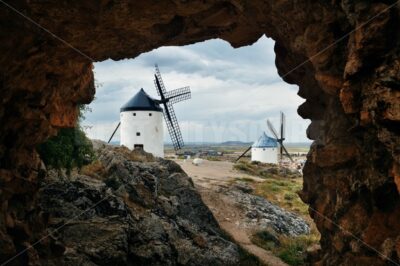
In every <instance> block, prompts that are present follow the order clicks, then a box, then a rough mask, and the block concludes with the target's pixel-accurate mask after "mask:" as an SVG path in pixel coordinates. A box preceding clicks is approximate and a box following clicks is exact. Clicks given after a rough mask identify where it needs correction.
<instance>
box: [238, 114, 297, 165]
mask: <svg viewBox="0 0 400 266" xmlns="http://www.w3.org/2000/svg"><path fill="white" fill-rule="evenodd" d="M285 124H286V118H285V114H284V113H283V112H281V125H280V137H278V133H277V131H276V130H275V128H274V126H273V125H272V123H271V122H270V121H269V120H267V126H268V128H269V130H270V131H271V133H272V134H273V135H274V137H275V138H271V137H269V136H268V135H267V134H265V132H263V134H262V135H261V137H260V138H259V139H258V140H257V141H256V142H254V144H253V145H251V146H250V147H249V148H248V149H247V150H246V151H245V152H244V153H242V155H240V156H239V157H238V158H237V159H236V161H239V159H240V158H242V157H243V156H244V155H245V154H246V153H247V152H248V151H249V150H251V160H252V161H259V162H262V163H273V164H277V163H278V153H279V155H280V161H281V162H282V160H283V153H285V155H286V156H287V157H288V158H289V159H290V160H291V161H292V162H293V159H292V157H291V156H290V154H289V152H288V151H287V150H286V148H285V146H284V145H283V141H284V140H285ZM278 146H279V147H278ZM278 148H279V149H278Z"/></svg>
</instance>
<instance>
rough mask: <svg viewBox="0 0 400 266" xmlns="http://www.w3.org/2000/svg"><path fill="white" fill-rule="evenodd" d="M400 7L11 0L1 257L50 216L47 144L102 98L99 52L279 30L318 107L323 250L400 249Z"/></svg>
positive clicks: (251, 38) (233, 0)
mask: <svg viewBox="0 0 400 266" xmlns="http://www.w3.org/2000/svg"><path fill="white" fill-rule="evenodd" d="M6 3H10V4H6ZM7 5H10V6H11V7H13V8H16V9H17V10H18V12H19V13H18V12H15V11H14V10H12V8H10V6H7ZM399 9H400V8H399V5H398V3H396V2H395V1H391V0H388V1H367V0H361V1H353V0H338V1H336V0H335V1H310V0H300V1H289V0H282V1H272V0H268V1H261V0H254V1H237V0H226V1H175V0H170V1H155V0H151V1H127V0H121V1H114V0H105V1H92V0H88V1H76V2H74V3H70V2H68V3H67V2H60V1H36V0H34V1H13V2H11V1H6V2H2V3H1V7H0V38H1V42H0V51H1V53H2V57H1V59H0V73H1V74H0V87H1V90H0V96H1V100H2V104H1V106H0V124H1V129H0V169H1V170H0V182H1V192H0V193H1V194H0V197H1V203H2V204H1V206H0V246H1V247H4V248H2V249H1V250H0V258H1V259H2V260H3V259H4V258H8V257H11V256H13V255H14V254H16V253H18V251H19V250H22V249H24V248H26V247H29V246H30V245H31V244H32V243H34V242H35V241H36V240H38V239H40V237H41V235H42V232H43V230H44V229H45V228H46V227H47V225H46V223H45V219H44V218H43V217H42V216H41V213H40V212H39V211H38V210H37V208H36V207H37V206H38V202H37V200H36V195H37V193H36V192H37V189H38V180H40V179H41V178H43V176H44V171H43V168H42V167H41V163H40V159H39V158H38V156H37V154H36V152H35V147H36V145H37V144H39V143H41V142H43V141H44V140H46V139H47V138H48V137H49V136H51V135H54V134H56V132H57V128H59V127H68V126H72V125H73V124H74V121H75V119H76V114H77V110H76V106H77V104H78V103H87V102H90V101H91V100H92V99H93V96H94V86H93V72H92V62H93V61H101V60H105V59H107V58H113V59H122V58H133V57H135V56H137V55H139V54H140V53H143V52H146V51H149V50H151V49H153V48H156V47H159V46H162V45H184V44H189V43H194V42H197V41H202V40H207V39H210V38H222V39H224V40H227V41H228V42H230V43H231V44H232V45H233V46H234V47H238V46H241V45H248V44H251V43H253V42H255V41H256V40H257V39H258V38H259V37H260V36H261V35H263V34H266V35H267V36H268V37H271V38H273V39H274V40H275V41H276V44H275V52H276V65H277V67H278V72H279V74H280V75H281V76H282V78H283V79H284V80H285V81H287V82H289V83H293V84H297V85H299V95H300V96H301V97H303V98H304V99H305V102H304V104H302V105H301V106H300V107H299V109H298V112H299V114H300V115H301V116H302V117H304V118H307V119H310V120H311V125H310V127H309V129H308V132H307V133H308V136H309V137H310V138H311V139H314V140H315V143H314V145H313V147H312V150H311V152H310V154H309V157H308V162H307V164H306V166H305V168H304V180H305V182H304V188H303V191H302V193H301V196H302V199H303V200H304V201H305V202H307V203H308V204H309V205H310V207H311V209H310V213H311V215H312V216H313V218H314V220H315V221H316V224H317V226H318V229H319V231H320V232H321V234H322V240H321V246H322V252H321V256H320V257H319V258H316V261H320V262H321V263H323V264H331V265H338V264H347V265H349V264H350V265H354V264H362V265H365V264H369V265H381V264H384V263H387V262H389V260H392V261H397V262H398V258H399V257H400V249H399V246H400V242H399V241H400V240H399V232H400V230H399V229H400V223H399V222H398V221H400V219H399V217H398V216H399V213H400V199H399V187H400V185H399V184H400V181H399V180H400V172H399V171H400V156H399V153H400V151H399V147H400V138H399V134H400V132H399V130H398V128H399V121H400V117H399V113H400V112H399V102H400V100H399V97H400V96H399V93H400V91H399V84H400V61H399V53H400V50H399V49H400V45H399V36H400V35H399V30H400V28H399V27H398V25H399ZM24 16H25V17H24ZM26 17H28V19H27V18H26ZM39 26H40V27H39ZM44 29H45V30H44ZM49 32H51V33H52V34H49ZM53 34H54V35H53ZM277 93H279V92H277ZM348 232H350V233H348ZM355 237H356V238H358V239H361V240H362V241H358V240H356V238H355ZM32 250H33V249H32ZM33 254H34V253H33V252H31V253H28V255H29V256H28V257H29V260H34V259H35V256H34V255H33Z"/></svg>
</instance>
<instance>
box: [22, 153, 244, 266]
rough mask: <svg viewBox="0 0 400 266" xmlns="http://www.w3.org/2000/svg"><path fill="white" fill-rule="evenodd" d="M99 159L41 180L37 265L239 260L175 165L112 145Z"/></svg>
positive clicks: (235, 249)
mask: <svg viewBox="0 0 400 266" xmlns="http://www.w3.org/2000/svg"><path fill="white" fill-rule="evenodd" d="M132 159H135V160H136V161H132ZM99 161H100V164H101V165H102V166H103V167H102V168H101V169H102V170H101V171H97V173H94V171H92V169H93V167H92V166H88V167H85V168H84V169H83V173H84V174H86V175H84V174H73V175H72V176H71V177H70V178H60V176H59V175H58V174H54V173H53V175H50V176H49V177H48V178H46V179H45V180H43V182H42V183H41V184H40V188H39V193H38V196H39V199H38V200H39V205H38V206H39V208H40V209H41V211H42V212H43V214H44V215H45V216H46V217H47V222H48V225H49V227H48V228H47V229H46V233H47V234H48V235H49V236H48V238H46V239H45V241H46V242H48V247H49V248H48V250H43V249H38V250H39V251H40V263H41V264H42V265H60V264H61V265H211V264H212V265H237V264H238V263H239V250H238V247H237V245H236V244H234V243H232V242H230V241H229V240H227V239H226V238H225V236H224V234H223V233H222V231H221V229H220V228H219V226H218V224H217V222H216V221H215V219H214V217H213V215H212V214H211V212H210V211H209V210H208V208H207V207H206V206H205V205H204V204H203V202H202V201H201V198H200V195H199V194H198V193H197V192H196V190H195V189H194V187H193V184H192V181H191V179H190V178H189V177H188V176H187V175H186V174H185V173H184V172H183V171H182V170H181V169H180V167H179V166H178V165H176V164H175V163H174V162H171V161H166V160H162V159H153V158H151V156H148V155H144V154H141V153H140V152H137V151H134V152H130V151H128V150H127V149H126V148H111V147H110V146H103V149H102V150H101V151H100V152H99ZM95 165H96V166H98V163H96V164H95ZM96 169H99V168H98V167H96ZM16 261H18V262H21V260H18V259H17V260H16Z"/></svg>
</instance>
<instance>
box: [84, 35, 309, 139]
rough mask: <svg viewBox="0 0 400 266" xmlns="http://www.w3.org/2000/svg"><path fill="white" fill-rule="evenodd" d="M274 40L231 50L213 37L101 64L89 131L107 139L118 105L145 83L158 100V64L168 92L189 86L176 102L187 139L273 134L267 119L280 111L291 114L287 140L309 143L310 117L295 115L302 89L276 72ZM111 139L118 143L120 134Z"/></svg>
mask: <svg viewBox="0 0 400 266" xmlns="http://www.w3.org/2000/svg"><path fill="white" fill-rule="evenodd" d="M273 45H274V42H273V41H272V40H271V39H268V38H266V37H262V38H260V39H259V40H258V42H256V43H255V44H254V45H252V46H247V47H242V48H238V49H233V48H232V47H231V46H230V45H229V43H227V42H225V41H222V40H218V39H215V40H209V41H206V42H202V43H197V44H193V45H188V46H183V47H161V48H159V49H156V50H153V51H151V52H148V53H145V54H142V55H140V56H139V57H137V58H135V59H130V60H121V61H112V60H107V61H103V62H100V63H96V64H95V70H94V71H95V79H96V83H97V93H96V99H95V101H94V102H93V103H92V104H91V105H90V107H91V109H92V112H90V113H87V114H86V119H85V121H83V125H84V128H85V131H86V132H87V134H88V135H89V137H91V138H96V139H102V140H107V139H108V138H109V137H110V135H111V133H112V132H113V130H114V128H115V126H116V125H117V123H118V121H119V108H120V107H121V106H122V105H123V104H124V103H125V102H127V101H128V100H129V99H130V98H131V97H132V96H133V95H134V94H135V93H136V92H137V91H138V90H139V89H140V88H144V90H145V91H146V92H147V93H148V94H150V95H151V96H153V97H157V93H156V90H155V87H154V83H153V74H154V64H155V63H157V64H158V65H159V68H160V71H161V74H162V77H163V80H164V84H165V86H166V88H167V90H173V89H176V88H180V87H184V86H190V88H191V92H192V99H190V100H188V101H184V102H180V103H178V104H176V105H175V112H176V115H177V117H178V121H179V124H180V126H181V130H182V135H183V139H184V141H185V142H222V141H228V140H240V141H254V140H256V139H257V138H258V137H259V136H260V134H261V133H262V132H263V131H266V132H267V134H269V135H270V133H269V132H268V130H267V127H266V122H265V121H266V119H267V118H268V119H270V120H271V121H272V123H273V124H274V125H275V126H276V128H278V124H279V111H283V112H284V113H285V114H286V120H287V123H286V138H287V141H288V142H305V141H308V140H307V138H306V136H305V131H306V128H307V126H308V124H309V121H308V120H303V119H302V118H301V117H300V116H299V115H298V114H297V113H296V109H297V106H298V105H300V104H301V103H302V102H303V101H304V100H303V99H301V98H300V97H299V96H297V90H298V88H297V86H293V85H289V84H286V83H285V82H283V81H282V79H281V78H280V77H279V76H278V74H277V70H276V67H275V64H274V61H275V54H274V51H273ZM164 132H165V141H166V142H170V141H169V136H168V135H167V130H164ZM113 140H119V133H117V134H116V135H115V137H114V139H113Z"/></svg>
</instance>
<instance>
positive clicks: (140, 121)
mask: <svg viewBox="0 0 400 266" xmlns="http://www.w3.org/2000/svg"><path fill="white" fill-rule="evenodd" d="M154 84H155V86H156V90H157V93H158V95H159V96H160V98H161V99H154V98H152V97H150V96H149V95H148V94H147V93H146V92H145V91H144V90H143V89H141V90H140V91H139V92H138V93H136V95H135V96H133V98H131V99H130V100H129V101H128V102H127V103H126V104H125V105H123V106H122V107H121V109H120V122H119V123H118V125H117V127H116V128H115V130H114V132H113V134H112V135H111V137H110V139H109V140H108V142H110V141H111V139H112V138H113V136H114V134H115V132H116V131H117V130H118V128H119V127H120V126H121V145H123V146H126V147H128V148H129V149H143V150H145V151H147V152H149V153H152V154H153V155H155V156H157V157H164V127H163V119H162V117H163V116H164V120H165V123H166V125H167V129H168V132H169V135H170V137H171V141H172V145H173V146H174V149H175V150H179V149H181V148H182V147H183V146H184V142H183V139H182V134H181V130H180V128H179V124H178V120H177V118H176V115H175V112H174V109H173V104H175V103H178V102H180V101H184V100H188V99H190V97H191V93H190V88H189V87H184V88H180V89H176V90H173V91H167V90H166V89H165V86H164V83H163V81H162V78H161V74H160V70H159V69H158V66H157V65H156V72H155V74H154ZM161 105H162V106H163V107H164V108H162V107H161Z"/></svg>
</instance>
